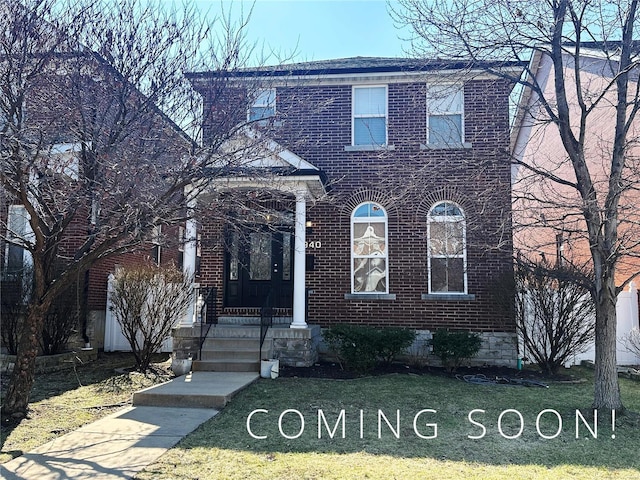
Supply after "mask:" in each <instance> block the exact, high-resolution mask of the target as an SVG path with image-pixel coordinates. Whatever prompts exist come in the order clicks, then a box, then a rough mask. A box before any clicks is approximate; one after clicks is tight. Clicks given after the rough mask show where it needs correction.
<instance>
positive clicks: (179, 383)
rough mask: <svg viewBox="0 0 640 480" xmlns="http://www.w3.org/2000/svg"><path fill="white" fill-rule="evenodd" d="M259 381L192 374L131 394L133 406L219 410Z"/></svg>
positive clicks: (245, 375)
mask: <svg viewBox="0 0 640 480" xmlns="http://www.w3.org/2000/svg"><path fill="white" fill-rule="evenodd" d="M258 378H260V375H258V374H257V373H255V372H191V373H189V374H187V375H183V376H181V377H178V378H174V379H173V380H171V381H169V382H167V383H163V384H161V385H156V386H153V387H149V388H146V389H144V390H141V391H139V392H136V393H134V394H133V405H134V406H154V407H183V408H218V409H219V408H223V407H224V406H225V405H226V404H227V403H229V400H231V397H233V395H235V394H236V393H237V392H238V391H240V390H242V389H243V388H244V387H246V386H247V385H249V384H251V383H253V382H255V381H256V380H257V379H258Z"/></svg>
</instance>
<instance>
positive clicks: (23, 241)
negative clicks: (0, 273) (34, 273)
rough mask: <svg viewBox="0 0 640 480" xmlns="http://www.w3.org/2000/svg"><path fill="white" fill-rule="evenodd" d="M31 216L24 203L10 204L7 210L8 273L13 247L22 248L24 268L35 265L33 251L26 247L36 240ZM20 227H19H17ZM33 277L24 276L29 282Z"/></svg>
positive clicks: (6, 257) (6, 251)
mask: <svg viewBox="0 0 640 480" xmlns="http://www.w3.org/2000/svg"><path fill="white" fill-rule="evenodd" d="M18 219H20V225H18ZM30 219H31V216H30V215H29V212H27V209H26V208H25V206H24V205H19V204H16V205H9V209H8V211H7V232H6V239H7V242H5V255H4V271H5V274H8V273H9V272H8V268H9V253H10V249H11V248H22V249H23V250H22V269H23V270H25V269H27V268H28V267H30V266H33V258H32V257H31V252H29V251H28V250H27V249H26V248H25V247H26V246H27V245H28V244H29V243H30V242H33V240H34V234H33V230H32V228H31V223H30V222H29V221H30ZM17 227H19V228H17ZM30 280H31V279H30V278H26V277H23V282H29V281H30Z"/></svg>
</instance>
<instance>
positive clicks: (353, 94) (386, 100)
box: [351, 85, 389, 147]
mask: <svg viewBox="0 0 640 480" xmlns="http://www.w3.org/2000/svg"><path fill="white" fill-rule="evenodd" d="M363 88H369V89H371V88H384V115H383V114H379V113H378V114H372V113H369V114H366V115H358V116H357V117H356V90H358V89H363ZM356 118H384V143H381V144H377V143H373V142H372V143H365V144H356V131H355V130H356V127H355V125H356V122H355V120H356ZM372 140H373V139H372ZM388 144H389V86H388V85H353V86H352V87H351V146H354V147H361V146H379V147H385V146H387V145H388Z"/></svg>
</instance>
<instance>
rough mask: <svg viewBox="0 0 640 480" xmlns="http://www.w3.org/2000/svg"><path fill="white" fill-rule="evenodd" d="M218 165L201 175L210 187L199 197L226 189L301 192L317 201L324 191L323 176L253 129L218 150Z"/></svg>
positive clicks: (317, 169)
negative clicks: (206, 178) (209, 182)
mask: <svg viewBox="0 0 640 480" xmlns="http://www.w3.org/2000/svg"><path fill="white" fill-rule="evenodd" d="M221 151H222V154H221V156H220V160H219V161H218V162H214V164H213V165H212V167H211V168H210V169H209V170H208V171H207V172H205V176H208V178H209V179H210V181H211V187H210V188H205V189H204V190H203V192H202V193H203V194H204V195H206V194H207V193H213V191H224V190H229V189H256V190H276V191H279V192H283V193H291V194H295V193H296V192H300V191H304V192H305V193H306V194H307V195H308V196H309V197H310V198H311V199H318V198H319V197H321V196H323V195H325V194H326V193H327V191H328V181H327V175H326V173H325V172H323V171H322V170H320V169H319V168H318V167H316V166H315V165H313V164H312V163H311V162H308V161H307V160H305V159H304V158H302V157H300V156H299V155H297V154H296V153H294V152H292V151H291V150H289V149H287V148H285V147H283V146H282V145H280V144H278V143H277V142H276V141H274V140H273V139H270V138H267V137H265V136H263V135H262V134H260V133H259V132H257V131H255V130H253V129H245V130H243V131H242V132H241V134H240V135H238V136H236V137H235V138H234V139H232V140H229V141H227V142H226V143H225V144H224V145H223V146H222V147H221Z"/></svg>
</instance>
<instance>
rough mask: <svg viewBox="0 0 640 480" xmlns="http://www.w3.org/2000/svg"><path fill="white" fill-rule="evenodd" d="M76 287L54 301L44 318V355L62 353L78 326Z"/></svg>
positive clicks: (42, 345)
mask: <svg viewBox="0 0 640 480" xmlns="http://www.w3.org/2000/svg"><path fill="white" fill-rule="evenodd" d="M75 292H76V285H75V284H74V285H72V286H71V287H70V288H68V289H66V290H65V291H63V292H62V293H61V294H60V295H59V296H58V297H56V299H55V300H54V301H53V303H52V305H51V307H50V308H49V312H48V313H47V315H46V316H45V318H44V325H43V328H42V337H41V338H40V348H41V349H42V353H43V354H44V355H56V354H58V353H62V352H63V351H64V350H65V349H66V347H67V342H68V341H69V338H71V335H73V334H74V333H75V331H76V328H77V325H78V308H77V301H76V296H75Z"/></svg>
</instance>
